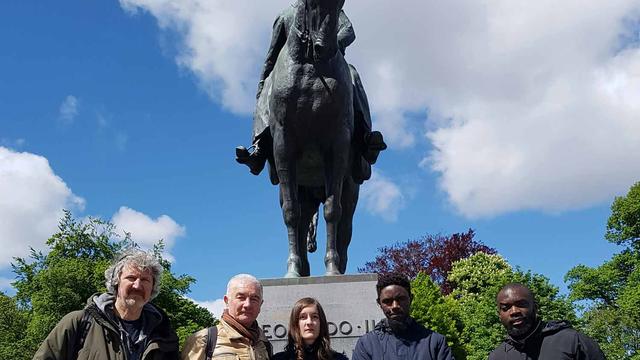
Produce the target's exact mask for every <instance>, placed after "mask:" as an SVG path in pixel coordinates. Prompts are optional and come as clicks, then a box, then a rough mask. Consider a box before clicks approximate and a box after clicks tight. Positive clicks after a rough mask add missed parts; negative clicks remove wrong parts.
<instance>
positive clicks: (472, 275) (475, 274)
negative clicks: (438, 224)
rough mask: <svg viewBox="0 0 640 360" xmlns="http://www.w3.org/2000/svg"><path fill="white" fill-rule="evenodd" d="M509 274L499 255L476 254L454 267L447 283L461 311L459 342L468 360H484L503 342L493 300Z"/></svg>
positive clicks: (509, 268) (507, 265)
mask: <svg viewBox="0 0 640 360" xmlns="http://www.w3.org/2000/svg"><path fill="white" fill-rule="evenodd" d="M511 274H512V269H511V266H510V265H509V264H508V263H507V261H506V260H504V259H503V258H502V257H501V256H500V255H488V254H485V253H477V254H475V255H472V256H470V257H468V258H467V259H464V260H460V261H458V262H456V263H454V264H453V269H452V270H451V273H449V281H450V282H451V283H452V284H454V290H453V292H452V293H451V294H450V295H449V296H451V297H452V298H453V299H455V300H456V301H457V303H458V305H459V308H460V315H461V319H462V323H463V325H464V326H463V331H462V335H461V338H462V343H463V344H464V348H465V352H466V353H467V359H469V360H480V359H483V360H484V359H486V358H487V355H488V354H489V352H491V350H493V349H494V348H495V347H496V345H497V344H499V343H500V342H501V341H502V340H503V338H504V329H503V327H502V325H501V324H500V321H499V320H498V316H497V312H496V304H495V296H496V293H497V291H498V290H499V289H500V287H501V286H502V285H503V284H505V283H506V282H508V279H509V277H510V275H511Z"/></svg>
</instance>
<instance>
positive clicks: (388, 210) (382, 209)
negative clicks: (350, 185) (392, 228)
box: [360, 170, 405, 221]
mask: <svg viewBox="0 0 640 360" xmlns="http://www.w3.org/2000/svg"><path fill="white" fill-rule="evenodd" d="M360 199H361V203H364V207H365V209H367V211H369V212H370V213H372V214H374V215H378V216H380V217H382V218H383V219H385V220H386V221H396V220H397V219H398V213H399V212H400V210H401V209H402V208H403V207H404V204H405V196H404V195H403V193H402V191H401V190H400V187H399V186H398V185H396V184H395V183H394V182H393V181H391V179H389V178H387V177H385V176H384V175H382V173H381V172H380V171H378V170H374V171H373V174H372V176H371V179H370V180H369V181H367V182H365V183H364V185H363V186H362V188H361V190H360Z"/></svg>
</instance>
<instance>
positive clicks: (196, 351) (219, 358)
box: [180, 320, 271, 360]
mask: <svg viewBox="0 0 640 360" xmlns="http://www.w3.org/2000/svg"><path fill="white" fill-rule="evenodd" d="M217 327H218V340H217V341H216V347H215V350H214V351H213V358H214V359H216V360H268V359H269V356H270V350H269V349H271V345H270V344H269V340H267V338H266V337H265V336H264V333H263V332H262V329H260V337H259V340H258V342H257V343H256V344H255V345H251V342H250V341H249V340H248V339H247V338H245V337H244V336H242V335H241V334H240V333H239V332H238V331H236V330H235V329H234V328H232V327H231V326H230V325H229V324H227V323H226V322H225V321H224V320H220V323H219V324H218V325H217ZM206 347H207V329H202V330H200V331H198V332H196V333H195V334H193V335H191V336H189V338H187V340H186V341H185V343H184V348H183V349H182V355H181V356H180V358H181V359H182V360H204V358H205V350H206V349H205V348H206Z"/></svg>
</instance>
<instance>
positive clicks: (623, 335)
mask: <svg viewBox="0 0 640 360" xmlns="http://www.w3.org/2000/svg"><path fill="white" fill-rule="evenodd" d="M605 238H606V239H607V240H609V241H611V242H613V243H616V244H618V245H623V246H626V248H625V249H624V250H623V251H621V252H620V253H618V254H615V255H614V256H613V257H612V258H611V259H610V260H608V261H605V262H604V263H603V264H602V265H600V266H598V267H593V268H591V267H588V266H584V265H578V266H576V267H574V268H573V269H571V270H570V271H569V272H568V273H567V275H566V276H565V281H567V282H568V283H569V289H570V290H571V294H570V296H571V299H573V300H574V301H580V302H582V303H583V304H586V305H585V312H584V315H583V328H584V331H585V332H586V333H587V334H588V335H590V336H591V337H593V338H594V339H595V340H596V341H598V343H599V345H600V347H601V348H602V351H603V352H604V353H605V355H606V356H607V358H608V359H610V360H618V359H620V360H622V359H640V182H639V183H636V184H635V185H633V186H632V187H631V189H630V190H629V193H628V194H627V195H626V196H623V197H617V198H616V199H615V200H614V202H613V204H612V205H611V216H610V217H609V220H608V222H607V230H606V233H605Z"/></svg>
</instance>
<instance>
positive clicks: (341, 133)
mask: <svg viewBox="0 0 640 360" xmlns="http://www.w3.org/2000/svg"><path fill="white" fill-rule="evenodd" d="M343 4H344V0H297V1H296V2H295V3H294V4H293V5H291V6H290V7H289V8H287V9H285V10H284V11H283V12H282V13H281V14H280V15H279V16H278V18H277V19H276V21H275V23H274V27H273V34H272V41H271V47H270V49H269V52H268V54H267V60H266V62H265V66H264V70H263V72H262V76H261V78H260V82H259V85H258V94H257V96H256V97H257V105H256V111H255V114H254V126H253V136H252V146H251V147H250V148H249V149H246V148H244V147H242V146H239V147H238V148H236V160H237V161H238V162H239V163H241V164H245V165H247V166H248V167H249V169H250V171H251V173H253V174H254V175H257V174H259V173H260V172H261V171H262V169H263V168H264V166H265V162H268V164H269V167H268V168H269V177H270V180H271V182H272V183H273V184H274V185H276V184H279V187H280V205H281V207H282V213H283V217H284V222H285V225H286V227H287V234H288V240H289V257H288V259H287V273H286V275H285V276H286V277H300V276H309V275H310V269H309V261H308V257H307V251H308V249H309V250H310V251H313V250H315V232H316V226H317V217H318V214H317V213H318V208H319V205H320V204H321V203H322V204H323V214H324V219H325V222H326V226H327V231H326V233H327V244H326V252H325V258H324V263H325V266H326V272H325V274H326V275H339V274H344V272H345V271H346V267H347V248H348V246H349V243H350V241H351V235H352V220H353V214H354V212H355V208H356V204H357V202H358V194H359V189H360V184H362V182H363V181H365V180H367V179H369V178H370V177H371V164H373V163H375V162H376V160H377V157H378V154H379V152H380V151H382V150H384V149H386V144H385V143H384V141H383V138H382V134H381V133H380V132H378V131H371V116H370V113H369V104H368V102H367V97H366V93H365V92H364V87H363V86H362V82H361V80H360V77H359V75H358V72H357V71H356V69H355V68H354V67H353V66H351V65H349V64H347V62H346V61H345V59H344V54H345V50H346V47H347V46H348V45H350V44H351V43H352V42H353V41H354V40H355V33H354V31H353V27H352V25H351V22H350V21H349V19H348V18H347V16H346V14H345V13H344V11H342V5H343ZM250 150H252V151H250ZM308 239H309V241H310V243H309V244H308Z"/></svg>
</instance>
